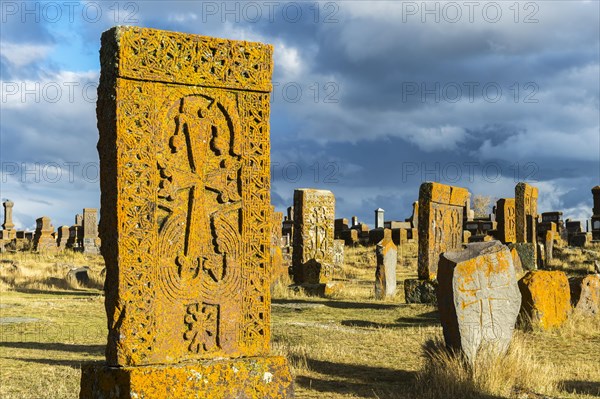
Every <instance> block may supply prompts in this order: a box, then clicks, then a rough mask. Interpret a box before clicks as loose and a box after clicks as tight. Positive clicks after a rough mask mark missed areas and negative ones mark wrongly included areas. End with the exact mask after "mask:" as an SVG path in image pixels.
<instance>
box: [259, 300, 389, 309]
mask: <svg viewBox="0 0 600 399" xmlns="http://www.w3.org/2000/svg"><path fill="white" fill-rule="evenodd" d="M271 302H272V303H281V304H284V303H291V304H294V303H319V304H322V305H325V306H328V307H330V308H335V309H374V310H384V309H395V308H398V307H399V304H398V305H397V304H391V303H388V304H386V303H368V302H367V303H365V302H347V301H323V300H314V301H311V300H310V299H273V300H272V301H271Z"/></svg>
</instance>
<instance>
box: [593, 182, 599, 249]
mask: <svg viewBox="0 0 600 399" xmlns="http://www.w3.org/2000/svg"><path fill="white" fill-rule="evenodd" d="M592 196H593V200H594V207H593V208H592V239H593V240H600V186H595V187H593V188H592Z"/></svg>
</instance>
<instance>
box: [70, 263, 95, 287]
mask: <svg viewBox="0 0 600 399" xmlns="http://www.w3.org/2000/svg"><path fill="white" fill-rule="evenodd" d="M89 272H90V268H89V267H87V266H84V267H78V268H75V269H71V270H69V272H68V273H67V277H66V279H67V281H71V282H77V283H78V284H79V285H82V286H84V287H87V286H88V285H89V284H90V276H89Z"/></svg>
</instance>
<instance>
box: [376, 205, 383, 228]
mask: <svg viewBox="0 0 600 399" xmlns="http://www.w3.org/2000/svg"><path fill="white" fill-rule="evenodd" d="M384 219H385V211H384V210H383V209H381V208H377V209H375V228H376V229H383V228H384V227H385V226H384Z"/></svg>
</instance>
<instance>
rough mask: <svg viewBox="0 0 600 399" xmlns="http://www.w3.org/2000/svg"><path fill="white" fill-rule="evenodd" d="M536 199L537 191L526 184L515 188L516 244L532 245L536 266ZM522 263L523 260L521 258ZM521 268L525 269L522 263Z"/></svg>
mask: <svg viewBox="0 0 600 399" xmlns="http://www.w3.org/2000/svg"><path fill="white" fill-rule="evenodd" d="M537 199H538V189H537V188H536V187H533V186H530V185H529V184H527V183H518V184H517V185H516V186H515V226H516V235H515V236H516V242H517V243H521V242H529V243H532V244H533V249H534V251H533V257H534V258H533V260H534V262H533V264H534V265H535V264H537V250H536V249H537V233H536V226H537V216H538V215H537ZM521 261H523V258H521ZM523 268H527V266H526V264H525V262H523Z"/></svg>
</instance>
